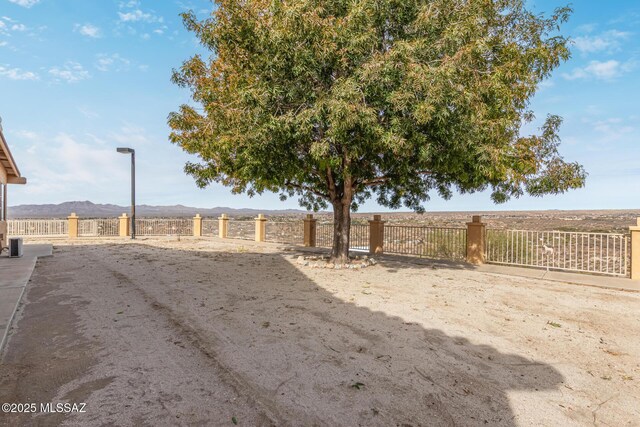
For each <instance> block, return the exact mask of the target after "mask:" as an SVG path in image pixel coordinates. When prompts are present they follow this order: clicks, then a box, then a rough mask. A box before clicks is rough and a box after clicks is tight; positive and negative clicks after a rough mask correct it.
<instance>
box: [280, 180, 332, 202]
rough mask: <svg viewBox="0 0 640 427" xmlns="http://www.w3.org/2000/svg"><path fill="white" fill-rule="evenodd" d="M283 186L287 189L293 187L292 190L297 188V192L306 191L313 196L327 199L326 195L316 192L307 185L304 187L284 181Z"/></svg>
mask: <svg viewBox="0 0 640 427" xmlns="http://www.w3.org/2000/svg"><path fill="white" fill-rule="evenodd" d="M284 185H285V186H287V187H293V188H297V189H298V190H302V191H308V192H310V193H313V194H315V195H316V196H318V197H323V198H325V199H329V195H328V194H326V193H322V192H321V191H318V190H316V189H314V188H312V187H309V186H308V185H304V184H296V183H295V182H291V181H285V183H284Z"/></svg>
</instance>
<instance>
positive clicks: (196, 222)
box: [193, 214, 202, 237]
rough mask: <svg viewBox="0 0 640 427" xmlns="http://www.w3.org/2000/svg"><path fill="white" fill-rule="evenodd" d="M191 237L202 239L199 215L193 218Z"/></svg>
mask: <svg viewBox="0 0 640 427" xmlns="http://www.w3.org/2000/svg"><path fill="white" fill-rule="evenodd" d="M193 237H202V217H201V216H200V214H196V216H194V217H193Z"/></svg>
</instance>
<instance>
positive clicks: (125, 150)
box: [116, 147, 136, 239]
mask: <svg viewBox="0 0 640 427" xmlns="http://www.w3.org/2000/svg"><path fill="white" fill-rule="evenodd" d="M116 151H117V152H118V153H122V154H131V238H132V239H135V238H136V150H134V149H133V148H126V147H118V148H117V149H116Z"/></svg>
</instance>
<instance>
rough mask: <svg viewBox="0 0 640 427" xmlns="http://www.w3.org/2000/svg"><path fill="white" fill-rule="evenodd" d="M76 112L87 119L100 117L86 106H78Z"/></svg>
mask: <svg viewBox="0 0 640 427" xmlns="http://www.w3.org/2000/svg"><path fill="white" fill-rule="evenodd" d="M78 112H79V113H80V114H82V115H83V116H85V117H86V118H87V119H97V118H98V117H100V114H98V113H96V112H95V111H92V110H90V109H88V108H87V107H78Z"/></svg>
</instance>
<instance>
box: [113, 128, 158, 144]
mask: <svg viewBox="0 0 640 427" xmlns="http://www.w3.org/2000/svg"><path fill="white" fill-rule="evenodd" d="M108 138H109V140H110V141H115V142H117V143H119V144H131V145H144V144H149V143H150V141H149V138H148V137H147V133H146V131H145V130H144V128H141V127H138V126H134V125H131V124H128V123H125V125H124V126H122V127H121V128H120V129H119V131H118V132H111V133H110V134H109V135H108Z"/></svg>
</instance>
